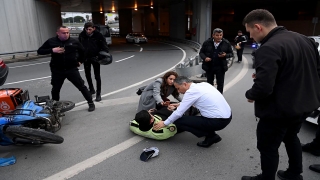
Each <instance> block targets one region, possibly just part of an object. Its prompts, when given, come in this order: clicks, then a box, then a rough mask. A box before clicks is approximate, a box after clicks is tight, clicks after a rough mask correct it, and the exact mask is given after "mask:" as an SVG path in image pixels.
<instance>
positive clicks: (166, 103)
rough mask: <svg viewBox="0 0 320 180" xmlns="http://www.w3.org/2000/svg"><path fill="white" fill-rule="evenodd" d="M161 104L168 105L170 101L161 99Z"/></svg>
mask: <svg viewBox="0 0 320 180" xmlns="http://www.w3.org/2000/svg"><path fill="white" fill-rule="evenodd" d="M161 105H162V106H169V105H170V101H165V102H164V101H162V102H161Z"/></svg>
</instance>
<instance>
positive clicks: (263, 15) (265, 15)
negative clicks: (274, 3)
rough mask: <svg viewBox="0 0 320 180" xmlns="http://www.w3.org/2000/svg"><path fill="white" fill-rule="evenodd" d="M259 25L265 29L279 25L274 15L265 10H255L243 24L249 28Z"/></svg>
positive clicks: (247, 16)
mask: <svg viewBox="0 0 320 180" xmlns="http://www.w3.org/2000/svg"><path fill="white" fill-rule="evenodd" d="M257 23H259V24H262V25H264V26H265V27H270V26H272V25H276V24H277V23H276V20H275V19H274V17H273V15H272V14H271V13H270V12H269V11H268V10H265V9H255V10H253V11H251V12H249V13H248V14H247V15H246V17H245V18H244V19H243V22H242V24H243V25H244V26H245V25H246V24H247V26H249V27H253V25H254V24H257Z"/></svg>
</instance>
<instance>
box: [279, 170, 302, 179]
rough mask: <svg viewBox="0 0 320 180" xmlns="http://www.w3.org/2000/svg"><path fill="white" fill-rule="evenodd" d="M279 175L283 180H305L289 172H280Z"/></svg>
mask: <svg viewBox="0 0 320 180" xmlns="http://www.w3.org/2000/svg"><path fill="white" fill-rule="evenodd" d="M277 175H278V177H279V178H280V179H281V180H303V177H302V176H301V175H300V174H299V175H297V174H293V173H291V172H288V171H282V170H279V171H278V172H277Z"/></svg>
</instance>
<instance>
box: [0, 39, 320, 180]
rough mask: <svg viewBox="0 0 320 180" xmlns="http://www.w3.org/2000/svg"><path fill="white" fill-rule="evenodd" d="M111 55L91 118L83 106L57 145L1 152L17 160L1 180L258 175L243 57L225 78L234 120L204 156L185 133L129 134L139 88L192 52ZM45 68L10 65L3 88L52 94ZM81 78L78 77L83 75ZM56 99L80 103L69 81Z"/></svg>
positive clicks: (150, 47) (310, 179) (132, 48)
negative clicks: (151, 152)
mask: <svg viewBox="0 0 320 180" xmlns="http://www.w3.org/2000/svg"><path fill="white" fill-rule="evenodd" d="M141 48H143V49H142V50H141ZM110 49H111V53H112V54H113V56H114V60H115V61H114V63H113V64H111V65H109V66H105V67H102V68H101V75H102V80H103V88H102V89H103V92H102V93H103V94H104V96H103V101H101V102H99V103H96V106H97V108H96V110H95V111H94V112H92V113H89V112H87V105H86V104H84V105H79V106H77V107H76V108H75V109H73V110H72V111H70V112H68V113H67V114H66V116H65V117H64V120H63V122H62V129H61V130H60V131H58V132H57V134H59V135H61V136H62V137H64V138H65V141H64V143H63V144H60V145H50V144H47V145H43V146H7V147H0V156H1V157H3V156H6V157H9V156H12V155H14V156H15V157H16V158H17V162H16V164H15V165H12V166H7V167H2V168H0V177H1V178H0V179H14V180H18V179H22V180H25V179H32V180H35V179H46V178H47V179H54V180H56V179H68V178H69V179H77V180H78V179H81V180H82V179H83V180H87V179H103V180H105V179H110V180H135V179H143V180H149V179H156V180H162V179H168V180H176V179H177V180H178V179H179V180H181V179H183V180H184V179H185V180H189V179H201V180H237V179H241V177H242V176H243V175H256V174H258V173H260V161H259V152H258V150H257V149H256V136H255V130H256V126H257V121H256V120H255V117H254V115H253V104H250V103H247V101H246V98H245V97H244V93H245V91H246V90H247V89H248V88H250V86H252V83H253V81H252V78H251V74H252V73H253V72H254V70H253V69H251V59H250V54H248V53H249V52H250V50H249V49H247V50H246V51H245V52H247V53H245V54H244V57H245V58H244V59H243V62H242V63H241V64H238V63H234V64H233V66H232V67H231V68H230V69H229V70H228V72H227V73H226V78H225V93H224V96H225V98H226V99H227V101H228V103H229V104H230V106H231V108H232V114H233V119H232V121H231V123H230V124H229V125H228V126H227V127H226V128H225V129H224V130H222V131H219V132H218V134H219V135H220V136H221V137H222V141H221V142H219V143H218V144H215V145H213V146H212V147H210V148H200V147H198V146H196V143H197V142H198V141H201V140H202V139H201V138H200V139H199V138H197V137H195V136H193V135H192V134H190V133H188V132H184V133H181V134H178V135H176V136H174V137H172V138H170V139H167V140H165V141H155V140H151V139H145V138H142V137H139V136H136V135H134V134H133V133H132V132H130V130H129V126H128V125H129V124H128V122H129V121H130V120H131V119H132V118H133V117H134V115H135V113H136V108H137V103H138V100H139V97H138V96H137V95H136V94H135V91H136V89H137V87H139V86H141V85H145V84H148V83H149V82H151V80H153V79H155V77H157V76H159V74H161V73H163V71H166V70H168V69H170V68H172V67H174V66H175V64H177V63H178V62H179V61H181V60H182V59H183V57H184V55H186V56H187V57H188V56H190V55H191V54H192V53H194V51H193V50H192V49H191V48H188V47H185V46H184V45H181V44H180V45H177V44H176V45H170V44H163V43H158V42H150V43H148V44H141V45H135V44H126V43H125V41H124V39H123V40H121V39H119V41H118V42H117V43H114V44H113V45H112V46H111V48H110ZM236 60H237V59H235V61H236ZM47 61H49V59H48V58H44V59H38V60H35V61H31V62H30V61H29V62H17V63H11V64H9V66H10V74H9V78H8V80H7V84H6V85H4V86H3V87H21V88H23V89H29V92H30V95H31V96H33V95H35V94H38V95H46V94H50V89H51V86H50V77H48V76H50V71H49V67H48V63H47ZM35 63H42V64H35ZM33 64H34V65H33ZM25 65H28V66H25ZM19 66H23V67H19ZM80 69H82V68H80ZM81 75H82V76H83V77H84V72H81ZM31 79H33V80H31ZM61 97H62V98H61V99H66V100H72V101H74V102H76V103H78V104H81V102H82V101H84V98H83V97H82V96H81V94H80V92H79V91H78V90H77V89H76V88H75V87H73V85H72V84H70V83H69V82H68V81H66V82H65V85H64V86H63V89H62V92H61ZM315 131H316V126H315V125H313V124H311V123H307V122H306V123H304V124H303V127H302V128H301V132H300V134H299V137H300V140H301V141H302V142H309V141H311V140H312V139H313V137H314V134H315ZM150 146H155V147H158V148H159V150H160V154H159V156H158V157H156V158H153V159H150V160H149V161H148V162H142V161H140V160H139V156H140V154H141V153H142V149H144V148H146V147H150ZM279 154H280V163H279V169H282V170H285V169H286V167H287V164H288V163H287V161H288V159H287V156H286V152H285V149H284V146H283V145H282V146H281V147H280V151H279ZM303 158H304V161H303V163H304V173H303V176H304V179H307V180H318V179H319V178H320V174H317V173H314V172H312V171H310V170H309V169H308V166H309V165H310V164H314V163H320V161H319V158H316V157H314V156H312V155H309V154H305V153H304V154H303Z"/></svg>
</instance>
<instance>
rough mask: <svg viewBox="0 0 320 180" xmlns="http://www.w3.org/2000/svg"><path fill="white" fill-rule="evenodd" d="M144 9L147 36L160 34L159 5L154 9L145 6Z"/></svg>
mask: <svg viewBox="0 0 320 180" xmlns="http://www.w3.org/2000/svg"><path fill="white" fill-rule="evenodd" d="M144 9H145V10H144V12H145V13H144V14H145V16H144V17H145V19H144V27H145V32H144V33H145V35H146V36H147V37H157V36H158V35H159V30H158V29H159V27H158V24H159V22H158V19H159V18H158V6H156V7H154V8H153V9H151V8H150V7H145V8H144Z"/></svg>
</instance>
